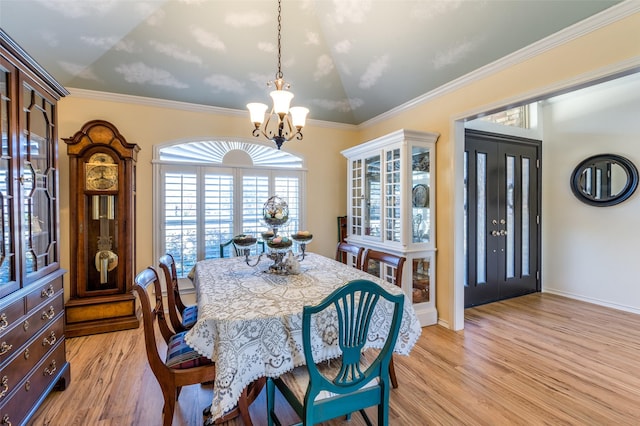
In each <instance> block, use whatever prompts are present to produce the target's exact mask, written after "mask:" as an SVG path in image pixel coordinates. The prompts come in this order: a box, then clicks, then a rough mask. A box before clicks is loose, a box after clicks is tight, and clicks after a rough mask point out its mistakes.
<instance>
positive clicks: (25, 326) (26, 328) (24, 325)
mask: <svg viewBox="0 0 640 426" xmlns="http://www.w3.org/2000/svg"><path fill="white" fill-rule="evenodd" d="M22 328H24V331H27V330H28V329H29V321H25V322H24V324H22Z"/></svg>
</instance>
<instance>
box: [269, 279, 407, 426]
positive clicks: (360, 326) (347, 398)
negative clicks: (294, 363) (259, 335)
mask: <svg viewBox="0 0 640 426" xmlns="http://www.w3.org/2000/svg"><path fill="white" fill-rule="evenodd" d="M383 299H385V300H387V301H389V302H391V303H392V304H393V315H392V317H391V326H390V327H389V332H388V334H387V336H386V340H385V343H384V346H383V348H382V349H381V350H380V351H377V350H372V349H369V350H366V351H365V349H364V346H365V344H366V342H367V335H368V330H369V325H370V321H371V318H372V316H373V311H374V309H375V306H376V304H377V303H378V302H379V301H381V300H383ZM403 304H404V296H403V295H401V294H400V295H392V294H390V293H388V292H387V291H386V290H384V289H383V288H382V287H380V286H379V285H377V284H375V283H374V282H372V281H369V280H354V281H350V282H348V283H347V284H345V285H344V286H342V287H340V288H338V289H337V290H335V291H334V292H333V293H331V294H330V295H329V296H328V297H326V298H325V299H324V300H323V301H322V302H320V303H319V304H318V305H316V306H305V307H304V308H303V313H302V344H303V351H304V356H305V360H306V365H303V366H300V367H297V368H296V369H294V370H293V371H292V372H289V373H285V374H284V375H282V376H280V377H278V378H267V422H268V424H269V426H271V425H273V424H274V422H276V423H278V424H280V421H279V420H278V418H277V416H276V414H275V411H274V399H275V388H276V387H277V388H278V389H279V390H280V392H281V393H282V395H283V396H284V398H285V399H286V400H287V401H288V402H289V404H290V405H291V407H292V408H293V409H294V411H295V412H296V413H297V414H298V416H299V417H300V419H301V421H302V424H304V425H313V424H316V423H319V422H324V421H326V420H329V419H333V418H336V417H339V416H344V415H346V416H350V415H351V413H353V412H355V411H359V412H360V413H361V414H362V416H363V417H364V418H365V421H366V423H367V424H368V425H371V421H370V420H369V418H368V416H367V414H366V413H365V411H364V409H365V408H367V407H371V406H377V407H378V424H379V425H387V424H388V417H389V388H390V383H389V380H390V379H389V362H390V360H391V353H392V351H393V348H394V346H395V343H396V340H397V338H398V333H399V330H400V322H401V319H402V309H403ZM336 313H337V315H336ZM325 315H326V316H327V317H328V318H335V320H336V321H337V323H336V324H335V326H336V327H337V329H338V330H337V333H335V334H334V336H335V338H336V339H337V345H338V346H339V347H340V349H341V353H342V355H341V356H340V357H339V358H336V359H331V360H329V361H324V362H316V361H315V360H314V354H313V351H312V349H311V348H312V347H313V346H315V345H317V344H318V343H317V342H318V339H322V336H319V335H318V334H319V333H324V332H326V331H327V330H318V329H317V326H316V324H318V323H320V322H321V321H319V320H317V318H318V316H325Z"/></svg>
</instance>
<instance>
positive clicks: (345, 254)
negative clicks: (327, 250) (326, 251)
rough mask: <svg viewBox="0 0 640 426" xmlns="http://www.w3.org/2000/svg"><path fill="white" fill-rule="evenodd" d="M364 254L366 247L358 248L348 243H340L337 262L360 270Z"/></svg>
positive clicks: (337, 248)
mask: <svg viewBox="0 0 640 426" xmlns="http://www.w3.org/2000/svg"><path fill="white" fill-rule="evenodd" d="M363 252H364V247H360V246H356V245H354V244H350V243H347V242H346V241H340V242H339V243H338V246H337V247H336V260H337V261H338V262H342V263H344V264H345V265H349V266H353V267H354V268H356V269H360V262H362V253H363Z"/></svg>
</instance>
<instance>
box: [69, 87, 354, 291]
mask: <svg viewBox="0 0 640 426" xmlns="http://www.w3.org/2000/svg"><path fill="white" fill-rule="evenodd" d="M96 119H100V120H106V121H108V122H110V123H112V124H113V125H115V126H116V127H117V128H118V130H119V131H120V133H121V134H122V135H123V136H124V137H125V138H126V140H127V142H129V143H135V144H137V145H138V146H140V148H141V149H140V153H139V154H138V162H137V176H136V178H137V183H138V185H137V217H136V221H137V226H136V238H137V253H136V270H138V271H139V270H142V269H143V268H145V267H147V266H149V265H153V264H155V263H156V261H157V259H153V252H152V251H153V248H152V244H153V227H152V218H153V211H152V204H153V200H152V195H153V185H152V165H151V159H152V156H153V146H154V145H156V144H163V143H167V142H171V141H176V140H188V139H197V138H207V137H209V138H224V137H233V138H246V139H248V140H252V139H253V137H252V136H251V133H250V132H251V129H252V127H251V126H252V125H251V123H250V122H249V119H248V116H247V115H238V116H234V115H232V116H228V115H227V116H221V115H217V116H216V115H215V114H212V113H205V112H187V111H183V110H178V109H169V108H161V107H154V106H145V105H140V104H132V103H122V102H114V101H105V100H96V99H88V98H86V97H85V98H81V97H74V96H73V95H71V96H68V97H66V98H63V99H62V101H61V102H60V105H59V118H58V136H59V137H60V139H62V138H67V137H71V136H73V135H74V134H75V133H76V132H77V131H78V130H80V129H81V128H82V126H83V125H84V124H85V123H86V122H87V121H90V120H96ZM356 140H357V138H356V135H355V131H353V130H337V129H332V128H327V127H313V126H312V125H311V126H309V127H308V128H307V130H306V131H305V137H304V140H303V141H291V142H286V143H285V145H284V148H285V149H287V150H291V151H292V152H295V153H297V154H300V155H301V156H303V157H304V158H305V159H306V160H307V164H306V167H307V168H308V175H307V194H306V196H307V223H308V228H309V229H310V230H311V231H312V232H313V234H314V240H313V242H312V243H311V246H310V250H312V251H314V252H317V253H321V254H323V255H325V256H333V255H334V253H335V246H336V242H337V224H336V217H337V216H341V215H344V214H345V213H346V189H345V182H346V160H345V159H344V157H342V155H340V151H341V150H343V149H345V148H346V147H348V146H351V145H352V144H353V143H354V141H356ZM59 152H60V162H59V168H60V206H61V209H60V210H61V211H60V232H61V250H62V251H61V263H62V267H63V268H65V269H69V265H70V258H69V256H70V254H69V157H68V156H67V155H66V153H67V146H66V144H65V143H64V142H63V141H62V140H61V141H60V145H59ZM67 275H68V274H67ZM65 286H66V289H67V291H65V294H66V295H67V298H68V295H69V291H68V290H69V278H68V276H67V277H65Z"/></svg>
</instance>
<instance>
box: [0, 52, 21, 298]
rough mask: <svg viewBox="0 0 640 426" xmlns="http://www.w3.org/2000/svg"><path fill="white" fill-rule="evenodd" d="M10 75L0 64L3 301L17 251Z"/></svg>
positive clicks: (11, 281) (13, 273) (0, 269)
mask: <svg viewBox="0 0 640 426" xmlns="http://www.w3.org/2000/svg"><path fill="white" fill-rule="evenodd" d="M10 87H11V73H10V72H9V71H7V70H6V69H4V68H3V64H2V63H1V62H0V140H1V141H2V147H1V149H2V153H1V155H0V227H1V229H0V297H3V296H5V295H6V294H8V293H10V292H12V291H14V290H16V289H17V288H18V282H17V281H16V279H17V277H16V256H15V247H14V235H13V232H12V229H13V224H14V208H15V206H14V201H13V200H14V198H13V184H12V179H11V176H13V170H12V169H13V155H14V154H13V140H12V137H13V135H12V134H11V132H10V131H9V126H10V121H11V120H12V117H11V114H10V111H13V107H12V100H13V99H12V97H11V93H9V89H10Z"/></svg>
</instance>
